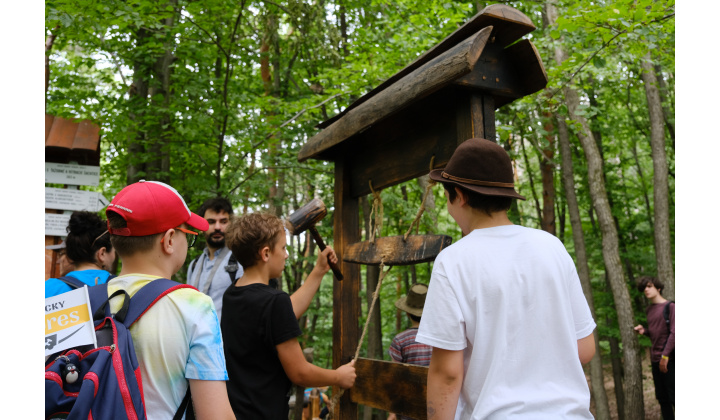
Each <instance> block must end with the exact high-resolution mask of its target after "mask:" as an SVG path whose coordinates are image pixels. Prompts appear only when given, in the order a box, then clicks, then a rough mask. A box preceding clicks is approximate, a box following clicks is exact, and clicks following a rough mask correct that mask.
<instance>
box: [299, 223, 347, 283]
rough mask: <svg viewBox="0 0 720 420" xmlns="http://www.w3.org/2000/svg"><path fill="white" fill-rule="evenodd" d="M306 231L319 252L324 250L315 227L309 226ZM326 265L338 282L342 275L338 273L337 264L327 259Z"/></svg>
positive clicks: (323, 244) (323, 243)
mask: <svg viewBox="0 0 720 420" xmlns="http://www.w3.org/2000/svg"><path fill="white" fill-rule="evenodd" d="M308 230H309V231H310V234H311V235H312V237H313V239H315V243H316V244H317V246H318V248H320V251H323V250H324V249H325V248H326V246H325V242H323V240H322V237H320V234H319V233H318V231H317V229H315V226H310V227H309V228H308ZM328 264H329V265H330V269H331V270H332V272H333V274H334V275H335V278H336V279H338V281H340V280H342V279H343V275H342V273H341V272H340V268H339V267H338V266H337V264H335V263H333V262H332V261H330V260H329V259H328Z"/></svg>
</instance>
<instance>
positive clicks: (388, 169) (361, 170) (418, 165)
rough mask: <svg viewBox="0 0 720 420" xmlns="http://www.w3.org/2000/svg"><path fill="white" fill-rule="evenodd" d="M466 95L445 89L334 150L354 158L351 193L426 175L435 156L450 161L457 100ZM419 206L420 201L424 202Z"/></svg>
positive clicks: (438, 164) (439, 163)
mask: <svg viewBox="0 0 720 420" xmlns="http://www.w3.org/2000/svg"><path fill="white" fill-rule="evenodd" d="M462 95H466V94H465V93H463V92H462V91H460V90H459V89H450V90H448V89H444V90H442V91H440V92H436V93H434V94H432V95H430V96H428V97H427V98H425V99H423V100H421V101H418V102H416V103H415V104H413V105H411V106H409V107H408V108H406V109H404V110H403V111H401V112H400V113H398V114H396V115H395V116H394V117H393V118H392V119H386V120H384V121H382V122H380V123H378V124H375V125H373V126H372V127H370V128H369V129H367V130H365V131H364V132H362V133H360V134H358V135H357V136H355V137H353V138H352V139H349V140H348V141H346V142H345V144H343V146H345V147H344V148H342V149H338V152H337V154H333V155H330V156H329V158H330V159H331V160H335V159H336V158H341V157H342V156H347V159H348V160H349V161H352V163H351V169H350V172H351V179H350V195H351V196H352V197H360V196H364V195H367V194H370V193H371V190H370V181H372V185H373V189H374V190H376V191H378V190H381V189H384V188H387V187H389V186H392V185H396V184H399V183H401V182H405V181H407V180H410V179H413V178H416V177H418V176H420V175H425V174H427V173H428V172H429V170H430V161H431V159H432V157H433V156H435V160H434V167H435V168H438V167H442V166H444V165H445V164H446V163H447V162H448V160H449V159H450V156H452V153H453V151H454V150H455V147H456V146H457V145H456V144H455V139H456V134H455V126H456V121H455V118H456V117H455V101H456V100H459V98H461V97H462ZM418 205H419V204H418Z"/></svg>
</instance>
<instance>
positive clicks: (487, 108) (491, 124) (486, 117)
mask: <svg viewBox="0 0 720 420" xmlns="http://www.w3.org/2000/svg"><path fill="white" fill-rule="evenodd" d="M482 102H483V109H482V114H483V124H484V131H485V137H483V138H484V139H487V140H490V141H493V142H495V143H497V140H496V139H495V98H493V97H492V96H491V95H483V96H482Z"/></svg>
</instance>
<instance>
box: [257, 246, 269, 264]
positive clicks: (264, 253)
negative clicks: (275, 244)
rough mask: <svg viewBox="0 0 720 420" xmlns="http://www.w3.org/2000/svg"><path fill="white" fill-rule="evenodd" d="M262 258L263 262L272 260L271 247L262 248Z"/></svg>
mask: <svg viewBox="0 0 720 420" xmlns="http://www.w3.org/2000/svg"><path fill="white" fill-rule="evenodd" d="M259 252H260V259H261V260H262V261H263V262H268V261H269V260H270V247H269V246H264V247H262V248H261V249H260V251H259Z"/></svg>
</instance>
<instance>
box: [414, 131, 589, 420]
mask: <svg viewBox="0 0 720 420" xmlns="http://www.w3.org/2000/svg"><path fill="white" fill-rule="evenodd" d="M430 178H432V179H434V180H436V181H439V182H441V183H442V184H443V187H444V188H445V196H446V197H447V199H448V200H447V208H448V212H449V213H450V215H451V216H452V218H453V219H454V220H455V222H456V223H457V224H458V226H459V227H460V230H461V231H462V234H463V238H462V239H460V240H459V241H457V242H456V243H454V244H452V245H451V246H449V247H447V248H445V249H444V250H443V251H442V252H440V254H439V255H438V256H437V258H436V259H435V264H434V266H433V271H432V276H431V278H430V285H429V290H428V293H427V298H426V300H425V306H424V309H423V317H422V323H421V324H420V328H419V330H418V333H417V336H416V341H417V342H419V343H423V344H427V345H430V346H432V347H433V350H432V356H431V358H430V367H429V371H428V378H427V412H428V418H430V417H432V418H434V419H453V418H455V419H486V418H493V419H506V418H513V419H533V420H536V419H558V418H563V419H592V418H593V416H592V414H591V413H590V390H589V389H588V385H587V380H586V378H585V374H584V373H583V368H582V364H583V363H587V362H588V361H590V359H591V358H592V356H593V354H594V353H595V341H594V338H593V335H592V332H593V330H594V329H595V321H594V320H593V319H592V316H591V314H590V309H589V307H588V304H587V301H586V300H585V296H584V295H583V292H582V289H581V287H580V279H579V277H578V275H577V272H576V271H575V264H574V262H573V260H572V258H571V257H570V255H569V254H568V252H567V251H566V250H565V247H564V246H563V244H562V242H560V240H558V238H556V237H555V236H553V235H551V234H549V233H547V232H544V231H541V230H537V229H531V228H526V227H523V226H517V225H514V224H513V223H512V222H511V221H510V219H509V218H508V215H507V211H508V209H509V208H510V205H511V204H512V200H513V199H523V200H524V199H525V198H524V197H523V196H522V195H520V194H518V193H517V192H516V191H515V189H514V176H513V169H512V162H511V161H510V156H508V154H507V152H505V149H503V148H502V146H500V145H498V144H496V143H495V142H492V141H489V140H485V139H477V138H476V139H470V140H467V141H465V142H463V143H462V144H460V145H459V146H458V147H457V149H456V150H455V152H454V153H453V155H452V157H451V158H450V160H449V161H448V164H447V166H446V167H445V168H444V169H438V170H434V171H431V172H430Z"/></svg>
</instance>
